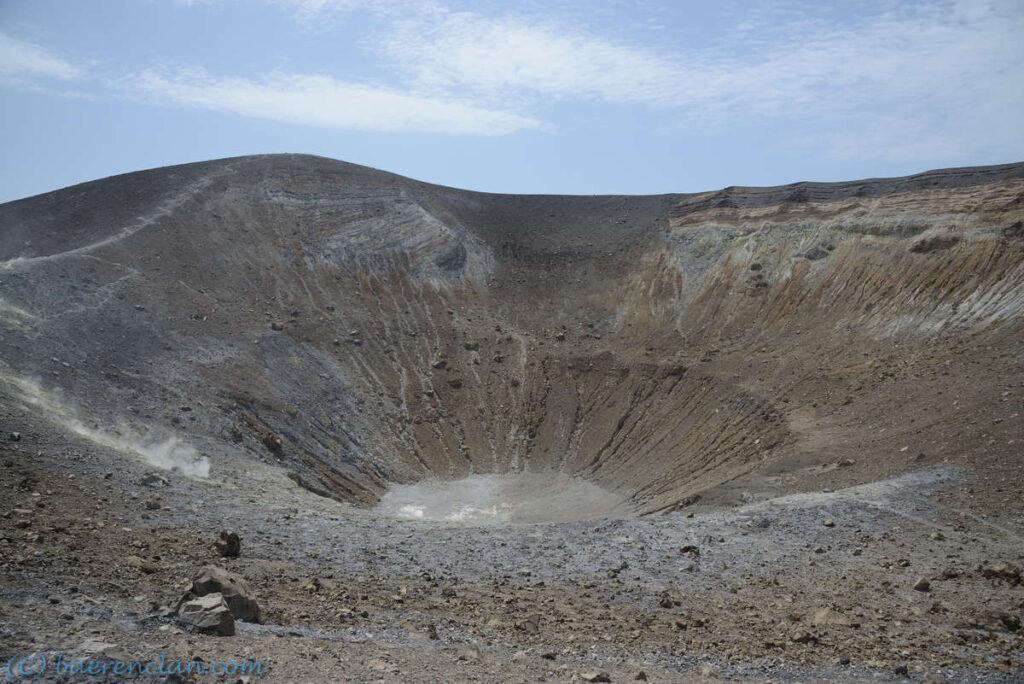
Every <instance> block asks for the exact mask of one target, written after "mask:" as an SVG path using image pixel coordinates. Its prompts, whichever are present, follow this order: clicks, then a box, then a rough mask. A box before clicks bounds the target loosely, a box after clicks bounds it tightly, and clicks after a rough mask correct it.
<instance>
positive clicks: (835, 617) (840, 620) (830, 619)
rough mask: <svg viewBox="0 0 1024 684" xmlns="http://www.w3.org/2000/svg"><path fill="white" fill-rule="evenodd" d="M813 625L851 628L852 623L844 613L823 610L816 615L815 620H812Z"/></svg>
mask: <svg viewBox="0 0 1024 684" xmlns="http://www.w3.org/2000/svg"><path fill="white" fill-rule="evenodd" d="M811 624H813V625H817V626H824V625H829V626H835V625H838V626H849V625H850V624H852V623H851V622H850V620H849V619H848V618H847V617H846V616H845V615H843V614H842V613H838V612H836V611H834V610H832V609H831V608H822V609H821V610H819V611H818V612H817V613H815V614H814V617H813V618H811Z"/></svg>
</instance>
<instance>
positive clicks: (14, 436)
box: [8, 432, 21, 442]
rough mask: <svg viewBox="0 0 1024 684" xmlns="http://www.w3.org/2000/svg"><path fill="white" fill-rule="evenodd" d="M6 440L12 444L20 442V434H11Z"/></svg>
mask: <svg viewBox="0 0 1024 684" xmlns="http://www.w3.org/2000/svg"><path fill="white" fill-rule="evenodd" d="M8 439H10V440H11V441H12V442H20V441H21V433H20V432H12V433H11V434H10V437H8Z"/></svg>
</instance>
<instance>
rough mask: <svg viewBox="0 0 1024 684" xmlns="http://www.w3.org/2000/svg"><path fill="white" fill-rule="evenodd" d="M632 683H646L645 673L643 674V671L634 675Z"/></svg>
mask: <svg viewBox="0 0 1024 684" xmlns="http://www.w3.org/2000/svg"><path fill="white" fill-rule="evenodd" d="M633 681H636V682H646V681H647V673H646V672H644V671H643V670H640V671H639V672H637V673H636V677H633Z"/></svg>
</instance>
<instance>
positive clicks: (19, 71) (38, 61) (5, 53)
mask: <svg viewBox="0 0 1024 684" xmlns="http://www.w3.org/2000/svg"><path fill="white" fill-rule="evenodd" d="M84 75H85V70H84V69H83V68H82V67H79V66H76V65H74V64H72V63H70V62H68V61H65V60H63V59H61V58H60V57H57V56H56V55H54V54H53V53H51V52H49V51H48V50H46V49H45V48H43V47H41V46H39V45H36V44H35V43H30V42H28V41H25V40H19V39H18V38H15V37H13V36H9V35H7V34H6V33H2V32H0V78H3V79H4V80H6V81H18V80H23V79H25V80H27V79H37V78H49V79H60V80H65V81H66V80H71V79H76V78H81V77H82V76H84Z"/></svg>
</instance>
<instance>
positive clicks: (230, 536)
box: [213, 530, 242, 558]
mask: <svg viewBox="0 0 1024 684" xmlns="http://www.w3.org/2000/svg"><path fill="white" fill-rule="evenodd" d="M213 544H214V546H215V547H216V548H217V553H219V554H220V555H221V556H224V557H225V558H238V555H239V554H240V553H241V552H242V540H241V539H240V538H239V536H238V534H237V533H235V532H228V531H227V530H221V533H220V538H219V539H218V540H217V541H215V542H214V543H213Z"/></svg>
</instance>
